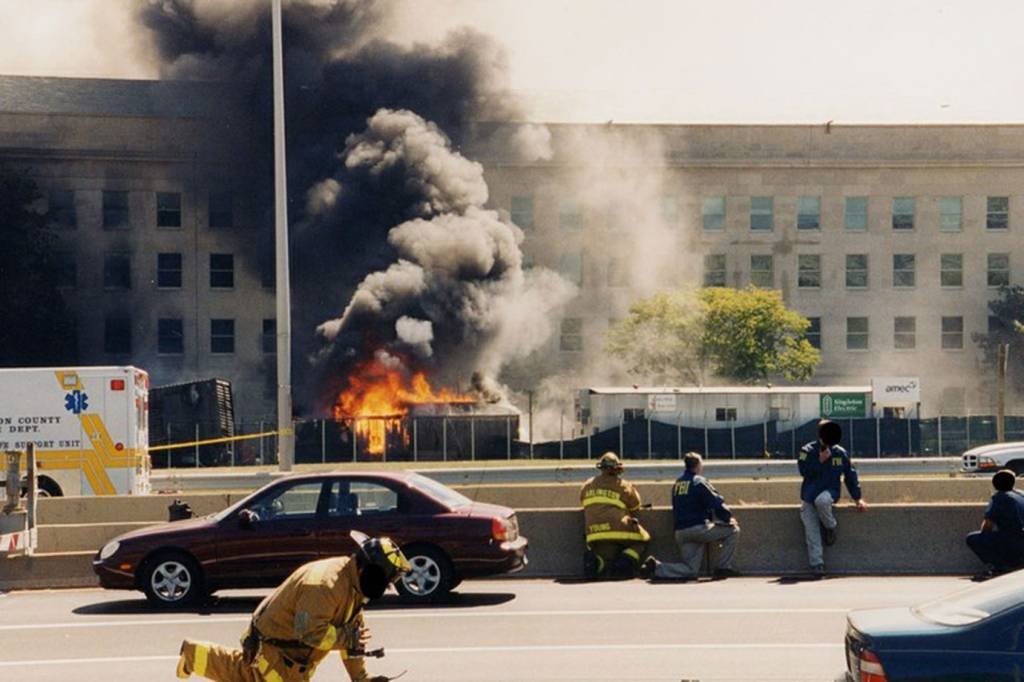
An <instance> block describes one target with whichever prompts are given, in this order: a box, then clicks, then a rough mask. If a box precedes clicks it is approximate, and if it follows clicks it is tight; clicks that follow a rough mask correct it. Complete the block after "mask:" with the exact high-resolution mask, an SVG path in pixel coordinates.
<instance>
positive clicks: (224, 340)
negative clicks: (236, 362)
mask: <svg viewBox="0 0 1024 682" xmlns="http://www.w3.org/2000/svg"><path fill="white" fill-rule="evenodd" d="M210 352H211V353H217V354H224V353H234V352H235V321H234V320H218V319H213V320H210Z"/></svg>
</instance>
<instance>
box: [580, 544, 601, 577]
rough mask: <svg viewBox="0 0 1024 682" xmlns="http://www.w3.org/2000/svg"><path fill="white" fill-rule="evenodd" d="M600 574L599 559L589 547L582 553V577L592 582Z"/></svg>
mask: <svg viewBox="0 0 1024 682" xmlns="http://www.w3.org/2000/svg"><path fill="white" fill-rule="evenodd" d="M600 572H601V557H599V556H597V554H596V553H595V552H594V550H592V549H590V548H589V547H588V548H587V550H586V551H585V552H583V577H584V578H587V579H588V580H592V579H594V578H596V577H597V576H598V574H599V573H600Z"/></svg>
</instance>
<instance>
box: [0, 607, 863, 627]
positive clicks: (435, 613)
mask: <svg viewBox="0 0 1024 682" xmlns="http://www.w3.org/2000/svg"><path fill="white" fill-rule="evenodd" d="M848 610H849V609H826V608H821V609H783V608H776V609H608V610H587V609H584V610H576V611H465V612H460V611H456V610H450V609H448V610H435V609H431V610H427V609H410V610H408V611H404V612H401V613H389V612H378V611H367V612H366V619H367V620H371V621H373V620H404V619H412V618H424V617H429V618H538V617H540V618H550V617H556V616H562V617H572V616H598V617H600V616H617V617H621V616H675V615H679V616H686V615H694V616H696V615H701V616H706V615H760V614H765V615H774V614H786V615H792V614H819V613H846V612H847V611H848ZM250 619H251V616H231V617H223V618H204V617H199V618H166V619H152V620H101V621H89V620H76V621H71V622H66V623H26V624H11V625H0V632H2V631H10V630H46V629H50V628H60V629H65V628H118V627H125V628H128V627H139V626H146V625H201V624H203V623H208V624H215V623H248V622H249V620H250Z"/></svg>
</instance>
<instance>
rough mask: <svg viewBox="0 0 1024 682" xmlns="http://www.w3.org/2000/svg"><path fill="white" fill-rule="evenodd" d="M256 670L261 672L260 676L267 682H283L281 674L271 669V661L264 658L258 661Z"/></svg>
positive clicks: (261, 657)
mask: <svg viewBox="0 0 1024 682" xmlns="http://www.w3.org/2000/svg"><path fill="white" fill-rule="evenodd" d="M256 670H258V671H259V673H260V676H262V677H263V679H264V680H265V681H266V682H283V678H282V677H281V675H280V673H278V672H277V671H276V670H272V669H271V668H270V661H268V660H267V659H266V658H264V657H263V656H260V657H259V658H257V659H256Z"/></svg>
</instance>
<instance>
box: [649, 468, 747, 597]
mask: <svg viewBox="0 0 1024 682" xmlns="http://www.w3.org/2000/svg"><path fill="white" fill-rule="evenodd" d="M683 463H684V465H685V467H686V471H684V472H683V475H682V476H680V477H679V478H678V479H676V482H675V483H674V484H673V485H672V517H673V522H674V526H675V539H676V544H677V545H678V546H679V553H680V554H681V555H682V557H683V561H682V562H681V563H668V562H661V561H658V560H657V559H655V558H654V557H650V558H648V559H647V561H645V562H644V564H643V566H641V571H640V575H641V577H644V578H666V579H676V580H687V579H690V578H696V577H697V575H698V573H700V563H701V559H702V558H703V550H704V547H705V546H706V545H712V546H714V545H720V546H721V551H720V552H719V553H718V561H717V562H715V569H714V576H715V577H716V578H728V577H731V576H737V575H739V571H737V570H735V569H734V568H733V567H732V559H733V555H734V554H735V553H736V541H737V539H738V538H739V533H740V525H739V524H738V523H737V522H736V517H735V516H733V515H732V510H731V509H729V507H728V506H727V505H726V504H725V499H724V498H723V497H722V496H721V495H719V494H718V491H717V490H715V489H714V487H712V485H711V483H710V482H709V481H708V480H707V479H706V478H704V477H703V476H702V475H701V474H702V473H703V471H704V461H703V460H702V459H701V456H700V455H698V454H697V453H695V452H688V453H686V456H685V457H683Z"/></svg>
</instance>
